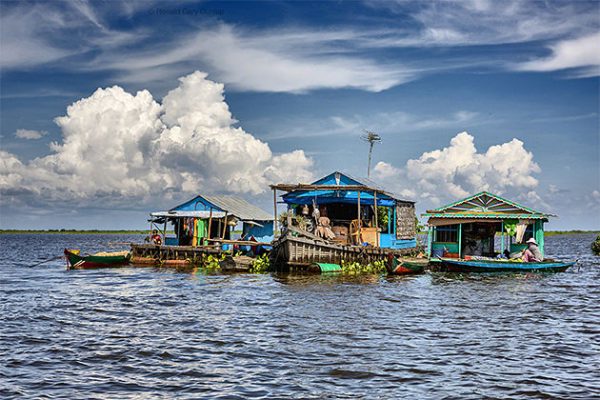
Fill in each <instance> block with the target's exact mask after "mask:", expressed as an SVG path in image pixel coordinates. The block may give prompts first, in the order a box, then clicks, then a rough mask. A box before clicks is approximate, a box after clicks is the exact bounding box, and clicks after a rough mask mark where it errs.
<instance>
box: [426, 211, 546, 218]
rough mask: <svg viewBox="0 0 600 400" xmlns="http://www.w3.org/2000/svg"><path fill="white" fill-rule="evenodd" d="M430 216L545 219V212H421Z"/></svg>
mask: <svg viewBox="0 0 600 400" xmlns="http://www.w3.org/2000/svg"><path fill="white" fill-rule="evenodd" d="M421 215H423V216H425V217H430V218H492V219H545V218H548V215H545V214H514V213H513V214H510V213H506V214H492V213H473V212H466V213H452V214H450V213H425V214H421Z"/></svg>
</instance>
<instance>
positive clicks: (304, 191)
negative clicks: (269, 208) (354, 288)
mask: <svg viewBox="0 0 600 400" xmlns="http://www.w3.org/2000/svg"><path fill="white" fill-rule="evenodd" d="M271 189H273V199H274V204H273V205H274V214H275V215H277V212H278V211H277V210H278V201H277V197H278V194H277V193H278V191H280V192H284V193H283V194H282V195H281V203H283V204H285V205H286V206H287V221H285V220H284V221H281V222H282V223H283V227H282V235H281V237H279V238H278V239H277V240H276V241H275V242H274V244H273V253H274V254H273V253H272V259H274V261H275V262H283V263H285V264H288V265H307V264H311V263H314V262H339V261H340V260H341V259H345V260H352V259H353V258H354V255H355V253H361V254H371V253H372V254H371V255H372V256H373V257H375V258H377V257H379V258H381V256H382V255H385V254H387V253H390V252H393V251H395V250H412V249H414V248H415V247H416V227H415V203H414V202H413V201H408V200H402V199H399V198H398V197H396V196H394V195H393V194H391V193H389V192H387V191H385V190H383V189H381V188H379V187H378V186H377V185H376V184H374V183H373V182H371V181H369V180H368V179H363V178H361V179H357V178H353V177H351V176H350V175H348V174H344V173H341V172H337V171H336V172H333V173H331V174H329V175H327V176H325V177H323V178H321V179H319V180H317V181H315V182H313V183H310V184H278V185H271Z"/></svg>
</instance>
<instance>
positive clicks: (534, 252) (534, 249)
mask: <svg viewBox="0 0 600 400" xmlns="http://www.w3.org/2000/svg"><path fill="white" fill-rule="evenodd" d="M525 243H527V248H526V249H525V250H524V251H523V261H525V262H540V261H543V260H544V256H542V252H541V251H540V249H539V247H538V244H537V242H536V241H535V239H534V238H531V239H529V240H528V241H527V242H525Z"/></svg>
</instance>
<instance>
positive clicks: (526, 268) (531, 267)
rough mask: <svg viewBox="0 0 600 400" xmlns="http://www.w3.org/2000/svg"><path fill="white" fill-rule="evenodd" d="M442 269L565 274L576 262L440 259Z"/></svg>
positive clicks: (450, 270)
mask: <svg viewBox="0 0 600 400" xmlns="http://www.w3.org/2000/svg"><path fill="white" fill-rule="evenodd" d="M440 260H441V262H442V269H444V270H446V271H449V272H503V271H512V272H563V271H565V270H566V269H567V268H569V267H572V266H573V265H575V263H576V261H566V262H561V261H554V260H552V261H550V260H549V261H542V262H518V261H495V260H461V259H455V258H440Z"/></svg>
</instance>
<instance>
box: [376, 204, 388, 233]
mask: <svg viewBox="0 0 600 400" xmlns="http://www.w3.org/2000/svg"><path fill="white" fill-rule="evenodd" d="M389 221H390V216H389V215H388V208H387V207H383V206H377V226H379V227H380V228H381V231H382V232H387V228H388V223H389Z"/></svg>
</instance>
